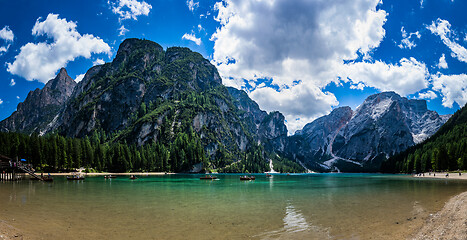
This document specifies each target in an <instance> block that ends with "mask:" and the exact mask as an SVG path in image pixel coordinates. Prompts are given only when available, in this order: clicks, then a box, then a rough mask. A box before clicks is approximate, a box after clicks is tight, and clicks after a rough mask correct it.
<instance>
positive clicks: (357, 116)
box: [288, 92, 450, 171]
mask: <svg viewBox="0 0 467 240" xmlns="http://www.w3.org/2000/svg"><path fill="white" fill-rule="evenodd" d="M449 117H450V115H442V116H440V115H438V114H437V113H436V112H435V111H430V110H428V109H427V105H426V101H425V100H414V99H411V100H409V99H407V98H404V97H401V96H399V95H398V94H396V93H394V92H383V93H379V94H374V95H371V96H369V97H368V98H367V99H366V100H365V101H364V102H363V103H362V104H361V105H360V106H359V107H358V108H357V109H356V110H355V111H353V110H352V109H350V108H349V107H341V108H336V109H334V110H333V111H332V112H331V113H330V114H329V115H326V116H323V117H321V118H318V119H316V120H315V121H313V122H312V123H309V124H307V125H305V127H304V128H303V129H302V130H301V131H298V132H297V133H296V134H295V136H292V137H291V139H292V141H291V143H292V144H290V147H289V152H288V155H289V156H293V158H295V159H298V160H301V161H303V162H305V163H306V164H308V165H310V167H311V168H315V169H316V168H317V169H321V171H329V170H331V171H332V170H336V171H378V170H379V168H380V165H381V162H382V161H383V160H385V159H386V158H388V157H389V156H391V155H394V154H396V153H398V152H400V151H403V150H405V149H407V148H408V147H410V146H413V145H414V144H416V143H420V142H421V141H423V140H425V139H426V138H427V137H429V136H431V135H432V134H434V133H435V132H436V131H437V130H438V128H439V127H441V126H442V125H443V124H444V123H445V122H446V121H447V120H448V119H449Z"/></svg>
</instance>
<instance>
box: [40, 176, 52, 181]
mask: <svg viewBox="0 0 467 240" xmlns="http://www.w3.org/2000/svg"><path fill="white" fill-rule="evenodd" d="M42 181H44V182H53V181H54V178H53V177H43V178H42Z"/></svg>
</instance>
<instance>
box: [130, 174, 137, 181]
mask: <svg viewBox="0 0 467 240" xmlns="http://www.w3.org/2000/svg"><path fill="white" fill-rule="evenodd" d="M130 179H131V180H135V179H138V178H137V177H136V176H135V175H131V176H130Z"/></svg>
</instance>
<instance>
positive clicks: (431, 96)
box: [418, 90, 438, 99]
mask: <svg viewBox="0 0 467 240" xmlns="http://www.w3.org/2000/svg"><path fill="white" fill-rule="evenodd" d="M437 97H438V95H436V93H435V92H433V91H431V90H428V91H426V92H423V93H419V94H418V98H421V99H435V98H437Z"/></svg>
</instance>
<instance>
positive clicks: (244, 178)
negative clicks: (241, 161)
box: [240, 176, 256, 180]
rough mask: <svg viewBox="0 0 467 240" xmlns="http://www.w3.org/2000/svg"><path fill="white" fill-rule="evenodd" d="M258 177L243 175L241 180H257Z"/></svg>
mask: <svg viewBox="0 0 467 240" xmlns="http://www.w3.org/2000/svg"><path fill="white" fill-rule="evenodd" d="M255 179H256V178H255V177H254V176H241V177H240V180H255Z"/></svg>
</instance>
